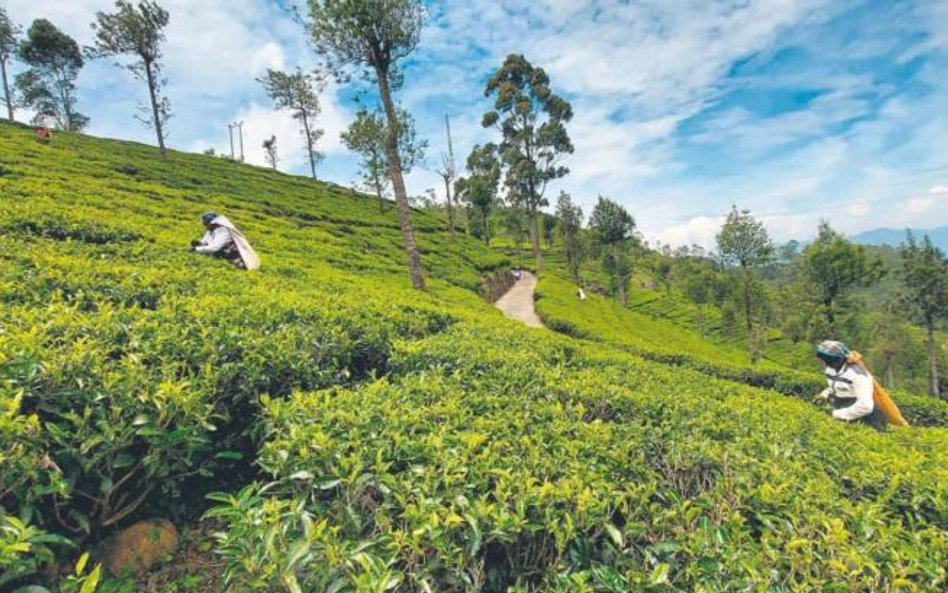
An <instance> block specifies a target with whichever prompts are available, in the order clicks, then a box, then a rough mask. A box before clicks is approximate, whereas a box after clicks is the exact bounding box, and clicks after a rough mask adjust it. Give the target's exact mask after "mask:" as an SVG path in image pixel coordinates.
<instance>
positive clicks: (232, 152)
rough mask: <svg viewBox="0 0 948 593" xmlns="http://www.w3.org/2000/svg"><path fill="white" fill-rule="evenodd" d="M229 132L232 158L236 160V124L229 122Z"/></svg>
mask: <svg viewBox="0 0 948 593" xmlns="http://www.w3.org/2000/svg"><path fill="white" fill-rule="evenodd" d="M227 133H228V134H229V135H230V160H234V124H227Z"/></svg>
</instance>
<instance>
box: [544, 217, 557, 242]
mask: <svg viewBox="0 0 948 593" xmlns="http://www.w3.org/2000/svg"><path fill="white" fill-rule="evenodd" d="M541 216H542V217H543V240H544V241H546V247H547V249H552V248H553V241H554V237H555V235H554V231H555V230H556V217H555V216H550V215H549V214H541Z"/></svg>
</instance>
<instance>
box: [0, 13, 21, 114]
mask: <svg viewBox="0 0 948 593" xmlns="http://www.w3.org/2000/svg"><path fill="white" fill-rule="evenodd" d="M21 33H22V30H21V29H20V27H19V26H17V25H15V24H14V23H13V21H11V20H10V15H8V14H7V11H6V9H5V8H3V7H0V77H2V78H3V102H4V103H5V104H6V106H7V119H9V120H10V121H13V108H14V107H15V101H14V100H13V95H12V93H11V92H10V81H9V77H8V75H7V67H8V66H9V64H10V59H11V58H13V56H14V55H15V53H16V49H17V46H18V45H19V43H20V34H21Z"/></svg>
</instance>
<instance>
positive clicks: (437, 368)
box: [0, 124, 948, 592]
mask: <svg viewBox="0 0 948 593" xmlns="http://www.w3.org/2000/svg"><path fill="white" fill-rule="evenodd" d="M0 167H2V169H0V172H2V174H0V304H2V307H3V309H2V316H0V389H2V391H0V464H2V468H3V471H2V472H0V506H2V509H0V510H2V514H3V516H2V518H0V525H2V526H3V529H2V530H0V571H2V574H3V575H4V576H0V590H2V589H3V587H7V586H13V585H12V583H15V584H16V585H17V586H19V585H22V584H32V583H38V582H46V584H50V581H54V580H56V578H55V577H54V576H51V575H50V574H49V571H48V570H47V571H43V570H41V565H43V564H48V563H49V561H50V560H51V559H52V555H56V556H58V557H59V558H60V559H61V560H68V559H70V558H72V557H74V556H75V555H76V554H77V552H78V551H81V550H89V549H92V548H93V547H94V545H95V544H96V542H97V541H98V540H99V539H101V538H103V537H105V536H107V535H109V534H110V533H112V532H114V531H116V530H117V529H120V528H121V527H123V526H126V525H128V524H130V523H132V522H134V521H135V520H137V519H140V518H143V517H150V516H161V517H168V518H171V519H173V520H174V521H175V522H176V523H178V524H179V525H182V526H183V525H185V524H188V523H192V522H194V521H195V520H196V519H197V518H198V517H197V516H198V515H200V514H201V513H203V512H205V511H207V512H206V521H207V522H208V523H209V524H210V525H213V526H215V527H214V528H215V529H217V530H218V531H219V535H218V537H217V539H216V541H215V553H216V554H217V555H218V556H219V557H220V558H221V559H222V561H223V565H222V567H221V569H220V570H221V574H222V577H223V578H224V579H225V580H226V583H227V586H228V587H230V588H231V590H234V591H294V592H295V591H323V590H333V591H510V590H513V591H527V590H537V591H540V590H542V591H707V592H717V591H774V592H777V591H781V592H782V591H788V592H789V591H812V590H821V591H847V592H848V591H867V592H868V591H884V590H888V591H935V590H939V589H940V588H943V587H944V586H945V584H946V582H948V581H946V579H948V574H946V569H945V566H946V565H948V439H946V437H948V429H946V428H944V427H943V426H933V427H924V428H912V429H910V430H900V431H889V432H885V433H877V432H874V431H872V430H870V429H868V428H865V427H861V426H844V425H841V424H839V423H838V422H836V421H834V420H832V419H831V418H829V417H828V415H827V414H826V412H825V410H822V409H820V408H819V407H817V406H815V405H813V404H812V403H810V402H808V401H806V400H805V399H803V398H801V397H788V396H787V395H784V394H783V393H780V392H778V391H774V390H769V389H765V388H761V387H755V386H752V385H750V384H749V383H758V384H761V385H763V384H764V383H760V382H758V381H756V380H755V379H754V378H753V377H750V378H749V377H748V376H742V375H741V374H740V372H743V371H746V369H745V368H744V367H742V366H741V365H740V364H739V363H738V362H737V361H722V360H717V359H714V358H713V355H709V354H708V351H709V349H708V348H707V345H706V344H703V343H702V342H701V341H700V340H694V339H693V338H692V337H691V336H687V337H686V336H683V335H678V336H677V337H674V336H671V335H669V338H668V340H674V341H673V342H669V343H670V344H673V346H674V347H673V348H672V350H674V353H675V354H677V355H682V356H686V357H689V358H688V361H686V362H687V364H686V363H684V362H682V360H672V359H668V358H663V355H664V354H665V353H666V352H664V351H662V350H661V348H660V345H656V344H638V343H636V344H632V343H626V340H625V338H624V337H623V334H622V332H621V324H622V323H627V322H628V321H630V320H632V319H636V320H638V319H639V317H635V318H631V317H630V318H627V317H625V315H626V313H624V312H622V311H618V312H614V315H615V317H614V318H612V319H611V320H610V319H609V318H605V317H602V316H601V315H600V316H597V315H593V314H592V312H591V311H589V310H588V309H585V310H584V309H581V308H579V307H575V306H572V305H571V303H570V301H569V295H570V294H571V291H572V287H570V286H569V284H568V283H567V282H566V280H564V279H563V278H561V277H559V276H557V275H556V274H555V273H553V274H550V275H548V276H547V277H545V278H544V279H542V280H541V284H540V291H541V293H542V297H541V299H540V301H539V303H538V304H539V306H540V313H541V315H543V316H544V318H545V319H546V321H547V322H548V323H549V324H551V325H557V326H558V327H559V329H565V330H567V331H568V332H569V333H571V334H573V335H572V336H570V335H564V334H560V333H557V332H554V331H546V330H536V329H529V328H526V327H522V326H520V325H519V324H517V323H515V322H513V321H510V320H507V319H505V318H504V317H503V316H502V315H501V314H500V313H499V312H498V311H496V310H495V309H493V308H492V307H491V306H490V305H489V304H488V303H486V302H484V301H483V300H482V299H481V298H480V297H479V296H478V295H477V293H476V291H477V289H478V288H479V286H480V283H481V280H482V278H483V277H484V276H486V275H488V274H490V273H492V272H493V271H495V270H499V269H503V268H505V267H506V266H507V262H506V259H505V257H504V256H502V255H499V254H497V253H494V252H491V251H489V250H487V249H485V248H484V247H483V246H482V245H481V244H479V243H478V242H477V241H474V240H469V239H467V238H466V237H463V236H452V235H451V234H450V233H449V232H448V231H447V229H446V228H445V227H444V225H443V224H441V222H440V221H438V220H437V219H435V218H433V217H430V216H427V215H425V214H424V213H421V212H418V213H416V214H415V221H416V224H417V226H418V230H419V241H420V244H421V246H422V248H423V250H424V253H423V257H424V261H425V264H426V266H427V269H428V271H429V274H430V279H431V281H430V283H429V284H430V288H429V290H428V292H425V293H420V292H416V291H414V290H411V289H410V283H409V281H408V277H407V273H406V266H405V262H404V254H403V251H402V249H401V244H400V236H399V233H398V229H397V225H396V223H395V218H394V212H393V211H391V210H387V211H385V212H379V208H378V205H377V203H376V202H374V201H373V200H370V199H368V198H365V197H362V196H359V195H356V194H354V193H352V192H350V191H349V190H346V189H344V188H339V187H334V186H330V185H325V184H316V183H314V182H311V181H308V180H303V179H298V178H294V177H289V176H286V175H281V174H278V173H273V172H270V171H267V170H263V169H257V168H252V167H247V166H242V165H237V164H235V163H230V162H226V161H222V160H220V159H214V158H210V157H202V156H195V155H184V154H177V153H172V154H170V155H169V157H168V158H167V159H166V160H163V159H161V158H160V157H159V156H158V153H157V151H156V150H154V149H151V148H149V147H144V146H140V145H135V144H129V143H121V142H114V141H108V140H99V139H93V138H88V137H82V136H71V135H62V136H57V138H56V139H55V142H54V144H52V145H50V146H42V145H39V144H36V143H35V142H34V141H33V139H32V134H31V132H30V131H29V130H27V129H25V128H20V127H12V126H9V125H5V124H0ZM205 210H216V211H219V212H221V213H225V214H227V215H228V216H229V217H230V218H231V219H232V220H234V221H235V222H236V224H237V225H238V226H240V227H241V229H242V230H244V232H245V233H246V234H247V236H248V237H249V238H250V240H251V241H252V242H253V243H254V245H255V246H256V247H257V248H258V250H259V252H260V255H261V257H262V259H263V268H262V269H261V270H260V271H259V272H257V273H244V272H240V271H238V270H235V269H233V268H231V267H229V266H228V265H227V264H225V263H223V262H221V261H220V260H213V259H210V258H203V257H199V256H196V255H193V254H190V253H188V252H187V250H186V246H187V244H188V241H189V240H190V239H191V238H193V237H194V236H196V235H197V234H199V232H200V228H199V224H198V215H199V214H200V213H201V212H203V211H205ZM587 304H589V305H590V306H593V307H597V308H599V311H600V313H602V314H605V312H606V311H607V310H608V307H610V306H611V305H610V304H609V303H607V302H605V301H603V300H599V299H598V298H594V299H591V300H590V301H587ZM610 314H613V313H610ZM633 314H634V315H637V316H641V314H638V313H633ZM642 317H646V316H642ZM655 324H656V325H655V326H654V327H655V332H656V336H657V337H656V339H660V338H659V337H658V336H659V335H660V334H661V332H664V331H666V327H665V325H663V324H661V323H660V322H658V321H655ZM607 330H608V331H607ZM610 332H611V333H610ZM727 362H730V363H731V364H732V366H731V367H727V368H729V369H733V370H735V374H729V373H725V372H719V371H721V369H723V368H725V366H726V365H725V363H727ZM770 371H773V373H775V375H774V376H777V374H779V373H780V372H782V371H781V369H771V368H770V367H767V372H770ZM780 378H782V379H781V380H783V379H786V378H785V377H784V376H783V375H780ZM786 380H788V381H789V379H786ZM793 380H794V381H796V380H799V381H800V382H801V383H800V385H798V386H796V387H794V389H795V390H796V391H794V392H795V393H797V392H798V393H797V395H801V394H803V392H804V391H805V389H804V387H803V386H802V385H803V382H805V381H807V380H810V379H807V378H802V377H797V376H794V377H793ZM794 385H796V384H794ZM773 386H774V387H777V388H778V389H779V388H781V387H782V386H783V383H780V384H774V385H773ZM784 391H785V392H788V390H784ZM935 408H937V406H936V407H935ZM933 409H934V408H933ZM938 410H940V408H938V409H936V410H935V412H932V414H931V421H930V422H929V423H931V424H939V423H940V422H939V421H938V418H937V414H938ZM942 424H943V423H942ZM212 490H214V491H217V493H216V494H213V495H211V497H210V500H208V498H206V496H205V495H206V494H208V493H209V492H210V491H212ZM209 507H210V508H209ZM42 533H46V534H57V535H59V536H61V537H63V538H67V539H68V541H69V542H71V543H72V544H71V545H67V544H66V543H65V540H63V539H59V538H52V537H49V536H48V535H47V536H44V535H42ZM44 575H45V576H44ZM198 576H200V575H198ZM122 582H123V581H121V579H111V580H109V581H108V582H105V583H103V584H102V585H101V587H103V588H104V589H105V590H120V589H116V587H120V586H121V583H122ZM109 588H111V589H109Z"/></svg>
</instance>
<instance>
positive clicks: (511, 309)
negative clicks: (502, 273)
mask: <svg viewBox="0 0 948 593" xmlns="http://www.w3.org/2000/svg"><path fill="white" fill-rule="evenodd" d="M536 287H537V277H536V276H534V275H533V274H531V273H530V272H523V273H522V276H521V277H520V280H517V282H516V284H514V285H513V288H511V289H510V290H508V291H507V293H506V294H505V295H504V296H502V297H500V299H498V300H497V302H496V303H494V305H495V306H496V307H497V308H498V309H500V310H501V311H503V312H504V315H506V316H507V317H509V318H510V319H516V320H517V321H521V322H523V323H525V324H527V325H529V326H530V327H543V322H542V321H540V318H539V317H537V312H536V310H535V309H534V308H533V291H534V289H536Z"/></svg>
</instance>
